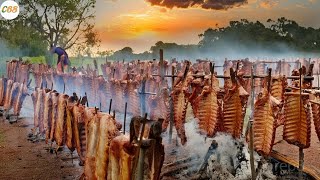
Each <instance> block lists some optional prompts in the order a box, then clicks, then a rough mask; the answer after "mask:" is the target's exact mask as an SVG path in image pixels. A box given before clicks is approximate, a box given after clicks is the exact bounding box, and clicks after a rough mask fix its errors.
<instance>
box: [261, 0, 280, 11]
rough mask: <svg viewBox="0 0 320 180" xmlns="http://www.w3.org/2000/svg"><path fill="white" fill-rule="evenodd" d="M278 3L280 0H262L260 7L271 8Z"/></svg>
mask: <svg viewBox="0 0 320 180" xmlns="http://www.w3.org/2000/svg"><path fill="white" fill-rule="evenodd" d="M278 4H279V1H277V0H261V1H260V7H262V8H265V9H270V8H272V7H274V6H276V5H278Z"/></svg>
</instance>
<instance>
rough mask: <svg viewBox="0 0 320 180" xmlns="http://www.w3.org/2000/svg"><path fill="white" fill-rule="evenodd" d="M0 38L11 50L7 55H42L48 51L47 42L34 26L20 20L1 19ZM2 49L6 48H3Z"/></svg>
mask: <svg viewBox="0 0 320 180" xmlns="http://www.w3.org/2000/svg"><path fill="white" fill-rule="evenodd" d="M0 29H1V30H0V39H2V43H4V44H5V45H6V46H7V48H9V50H7V51H8V52H9V51H10V52H9V54H7V56H42V55H45V54H46V52H47V43H46V41H45V40H44V38H43V36H42V35H41V34H40V33H39V32H38V31H36V30H35V29H34V28H33V27H30V26H28V25H26V24H25V22H24V21H21V20H18V21H16V22H15V23H11V22H10V21H0ZM1 50H4V49H3V48H1Z"/></svg>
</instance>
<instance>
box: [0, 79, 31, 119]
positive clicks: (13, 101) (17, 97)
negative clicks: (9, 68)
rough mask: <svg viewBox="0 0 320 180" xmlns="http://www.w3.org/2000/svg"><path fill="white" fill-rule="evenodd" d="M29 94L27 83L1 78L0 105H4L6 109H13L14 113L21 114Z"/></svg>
mask: <svg viewBox="0 0 320 180" xmlns="http://www.w3.org/2000/svg"><path fill="white" fill-rule="evenodd" d="M27 95H28V88H27V86H26V84H25V83H19V82H14V81H13V80H11V79H7V78H0V106H3V109H4V111H6V112H8V111H9V110H11V109H13V115H15V116H19V115H20V111H21V108H22V104H23V102H24V100H25V98H26V96H27Z"/></svg>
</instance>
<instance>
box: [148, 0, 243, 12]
mask: <svg viewBox="0 0 320 180" xmlns="http://www.w3.org/2000/svg"><path fill="white" fill-rule="evenodd" d="M146 1H147V2H149V3H151V5H154V6H163V7H166V8H170V9H172V8H174V7H176V8H190V7H199V8H203V9H211V10H227V9H229V8H233V7H239V6H242V5H244V4H247V3H248V1H247V0H146Z"/></svg>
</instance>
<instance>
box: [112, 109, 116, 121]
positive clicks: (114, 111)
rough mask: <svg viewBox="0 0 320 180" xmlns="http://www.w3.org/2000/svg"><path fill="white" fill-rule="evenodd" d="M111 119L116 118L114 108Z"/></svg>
mask: <svg viewBox="0 0 320 180" xmlns="http://www.w3.org/2000/svg"><path fill="white" fill-rule="evenodd" d="M112 116H113V119H116V110H113V115H112Z"/></svg>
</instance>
